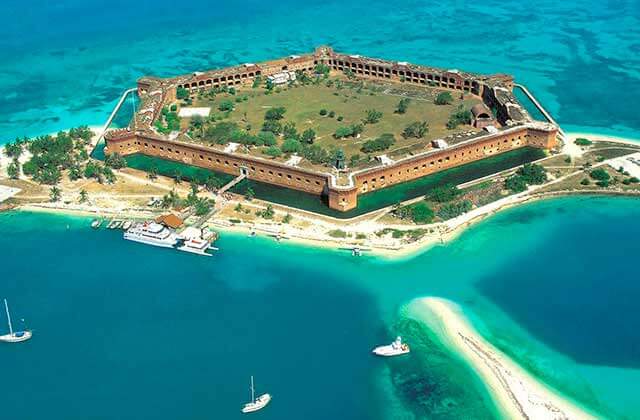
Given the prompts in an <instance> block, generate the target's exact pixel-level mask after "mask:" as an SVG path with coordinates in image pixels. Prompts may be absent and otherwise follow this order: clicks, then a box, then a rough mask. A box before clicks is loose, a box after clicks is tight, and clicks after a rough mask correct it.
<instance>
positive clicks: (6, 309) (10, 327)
mask: <svg viewBox="0 0 640 420" xmlns="http://www.w3.org/2000/svg"><path fill="white" fill-rule="evenodd" d="M4 309H5V311H7V321H9V334H10V335H13V327H12V326H11V315H9V304H8V303H7V299H5V300H4ZM252 379H253V378H252Z"/></svg>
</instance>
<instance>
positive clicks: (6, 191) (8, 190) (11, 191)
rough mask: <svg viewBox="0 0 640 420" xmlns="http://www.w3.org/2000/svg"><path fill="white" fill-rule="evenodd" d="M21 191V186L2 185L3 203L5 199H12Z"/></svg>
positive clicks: (0, 198)
mask: <svg viewBox="0 0 640 420" xmlns="http://www.w3.org/2000/svg"><path fill="white" fill-rule="evenodd" d="M20 191H22V190H21V189H20V188H12V187H6V186H4V185H0V203H2V202H3V201H4V200H8V199H10V198H11V197H13V196H14V195H16V194H18V193H19V192H20Z"/></svg>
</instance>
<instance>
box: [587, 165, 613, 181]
mask: <svg viewBox="0 0 640 420" xmlns="http://www.w3.org/2000/svg"><path fill="white" fill-rule="evenodd" d="M589 176H591V178H593V179H595V180H596V181H609V180H610V179H611V175H609V173H608V172H607V171H605V170H604V169H602V168H596V169H594V170H592V171H591V172H590V173H589Z"/></svg>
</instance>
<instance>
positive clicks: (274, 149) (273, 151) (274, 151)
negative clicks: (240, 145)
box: [262, 146, 282, 158]
mask: <svg viewBox="0 0 640 420" xmlns="http://www.w3.org/2000/svg"><path fill="white" fill-rule="evenodd" d="M262 153H264V154H265V155H267V156H271V157H273V158H276V157H279V156H282V150H280V148H279V147H278V146H269V147H268V148H267V149H265V150H263V151H262Z"/></svg>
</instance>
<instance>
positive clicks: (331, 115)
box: [328, 111, 336, 118]
mask: <svg viewBox="0 0 640 420" xmlns="http://www.w3.org/2000/svg"><path fill="white" fill-rule="evenodd" d="M335 116H336V113H335V112H334V111H329V115H328V117H329V118H333V117H335Z"/></svg>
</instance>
